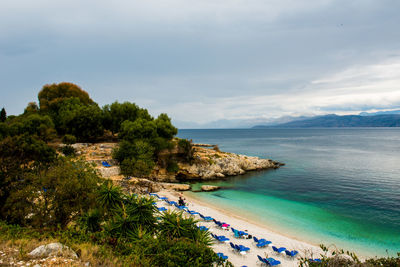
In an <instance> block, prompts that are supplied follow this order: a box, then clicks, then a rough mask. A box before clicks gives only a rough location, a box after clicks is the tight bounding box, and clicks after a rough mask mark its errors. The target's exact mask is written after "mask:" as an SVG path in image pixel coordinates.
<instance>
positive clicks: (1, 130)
mask: <svg viewBox="0 0 400 267" xmlns="http://www.w3.org/2000/svg"><path fill="white" fill-rule="evenodd" d="M9 131H10V130H9V127H8V125H7V124H6V123H4V122H0V141H1V140H2V139H3V138H5V137H6V136H8V135H9Z"/></svg>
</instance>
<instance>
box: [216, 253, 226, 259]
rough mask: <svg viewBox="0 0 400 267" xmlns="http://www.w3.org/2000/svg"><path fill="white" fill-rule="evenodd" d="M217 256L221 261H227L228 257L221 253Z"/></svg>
mask: <svg viewBox="0 0 400 267" xmlns="http://www.w3.org/2000/svg"><path fill="white" fill-rule="evenodd" d="M217 256H218V257H220V258H221V259H223V260H227V259H228V256H225V255H224V253H221V252H219V253H217Z"/></svg>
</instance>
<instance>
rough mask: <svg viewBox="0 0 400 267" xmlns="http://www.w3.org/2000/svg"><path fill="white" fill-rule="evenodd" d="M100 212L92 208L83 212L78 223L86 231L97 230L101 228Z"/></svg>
mask: <svg viewBox="0 0 400 267" xmlns="http://www.w3.org/2000/svg"><path fill="white" fill-rule="evenodd" d="M100 223H101V214H100V212H99V210H97V209H94V210H90V211H88V212H86V213H84V214H83V215H82V216H81V217H80V218H79V219H78V224H79V226H80V227H81V229H82V230H84V231H86V232H98V231H100V230H101V226H100Z"/></svg>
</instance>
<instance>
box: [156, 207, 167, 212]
mask: <svg viewBox="0 0 400 267" xmlns="http://www.w3.org/2000/svg"><path fill="white" fill-rule="evenodd" d="M157 209H158V211H167V208H165V207H161V208H157Z"/></svg>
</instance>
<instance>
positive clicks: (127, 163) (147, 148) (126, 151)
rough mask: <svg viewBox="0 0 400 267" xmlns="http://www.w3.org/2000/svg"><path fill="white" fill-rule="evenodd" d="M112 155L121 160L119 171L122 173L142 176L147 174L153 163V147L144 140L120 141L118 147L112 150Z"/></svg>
mask: <svg viewBox="0 0 400 267" xmlns="http://www.w3.org/2000/svg"><path fill="white" fill-rule="evenodd" d="M113 157H114V159H116V160H118V161H119V162H121V164H120V167H121V173H122V174H124V175H133V176H137V177H143V176H146V175H148V174H149V173H150V172H151V170H152V169H153V167H154V165H155V163H154V158H153V157H154V147H153V146H151V145H150V144H149V143H148V142H147V141H144V140H137V141H134V142H129V141H125V140H123V141H121V142H120V145H119V148H117V149H115V150H114V152H113Z"/></svg>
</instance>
